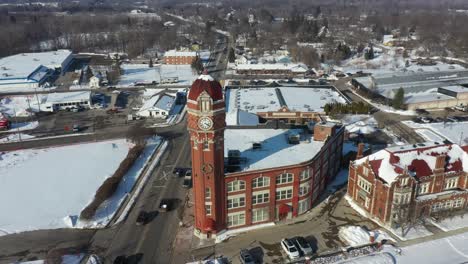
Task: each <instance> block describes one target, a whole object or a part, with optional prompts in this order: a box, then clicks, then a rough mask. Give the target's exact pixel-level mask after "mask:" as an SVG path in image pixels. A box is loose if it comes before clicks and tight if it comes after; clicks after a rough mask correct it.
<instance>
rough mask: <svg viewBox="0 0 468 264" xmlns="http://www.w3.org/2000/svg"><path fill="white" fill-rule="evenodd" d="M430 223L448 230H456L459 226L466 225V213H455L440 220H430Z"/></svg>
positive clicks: (467, 218)
mask: <svg viewBox="0 0 468 264" xmlns="http://www.w3.org/2000/svg"><path fill="white" fill-rule="evenodd" d="M430 221H431V223H432V224H433V225H435V226H437V227H438V228H440V229H442V230H444V231H445V232H448V231H450V230H456V229H460V228H465V227H468V214H463V215H455V216H452V217H448V218H445V219H442V220H440V221H435V220H430Z"/></svg>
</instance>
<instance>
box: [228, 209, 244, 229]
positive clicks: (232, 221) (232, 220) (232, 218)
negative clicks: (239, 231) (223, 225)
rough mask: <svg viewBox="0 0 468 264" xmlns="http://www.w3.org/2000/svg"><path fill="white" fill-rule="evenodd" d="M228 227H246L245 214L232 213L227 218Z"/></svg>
mask: <svg viewBox="0 0 468 264" xmlns="http://www.w3.org/2000/svg"><path fill="white" fill-rule="evenodd" d="M227 225H228V227H233V226H240V225H245V213H244V212H239V213H232V214H228V216H227Z"/></svg>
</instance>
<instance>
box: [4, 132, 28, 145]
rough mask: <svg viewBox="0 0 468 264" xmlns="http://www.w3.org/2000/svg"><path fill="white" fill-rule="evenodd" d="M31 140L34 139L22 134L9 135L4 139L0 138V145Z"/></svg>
mask: <svg viewBox="0 0 468 264" xmlns="http://www.w3.org/2000/svg"><path fill="white" fill-rule="evenodd" d="M32 138H35V137H34V136H31V135H28V134H23V133H18V134H9V135H8V136H6V137H2V138H0V143H8V142H16V141H21V140H28V139H32Z"/></svg>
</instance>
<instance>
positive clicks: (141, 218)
mask: <svg viewBox="0 0 468 264" xmlns="http://www.w3.org/2000/svg"><path fill="white" fill-rule="evenodd" d="M148 220H149V214H148V213H147V212H146V211H141V212H140V213H139V214H138V217H137V220H136V224H137V225H146V224H147V223H148Z"/></svg>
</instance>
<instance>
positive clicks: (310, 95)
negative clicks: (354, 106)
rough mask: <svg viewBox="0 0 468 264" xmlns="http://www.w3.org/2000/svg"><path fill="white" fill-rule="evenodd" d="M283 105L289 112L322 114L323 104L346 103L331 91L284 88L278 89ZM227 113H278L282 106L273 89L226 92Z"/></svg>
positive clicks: (230, 90)
mask: <svg viewBox="0 0 468 264" xmlns="http://www.w3.org/2000/svg"><path fill="white" fill-rule="evenodd" d="M278 90H279V91H280V92H281V94H282V96H283V98H284V101H285V102H284V103H285V105H286V106H287V107H288V109H289V110H291V111H301V112H323V108H322V107H324V106H325V104H327V103H331V102H335V101H336V102H339V103H346V100H345V99H344V98H343V97H342V96H340V95H339V94H338V92H336V91H335V90H333V89H325V88H324V89H321V88H309V87H296V86H285V87H279V88H278ZM226 103H227V107H226V109H227V112H230V111H232V110H233V109H236V108H238V109H240V110H243V111H246V112H249V113H258V112H269V111H278V110H279V109H280V108H281V107H282V106H283V105H282V103H281V102H280V99H279V98H278V94H277V90H276V88H273V87H261V88H260V87H258V88H244V89H227V90H226Z"/></svg>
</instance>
